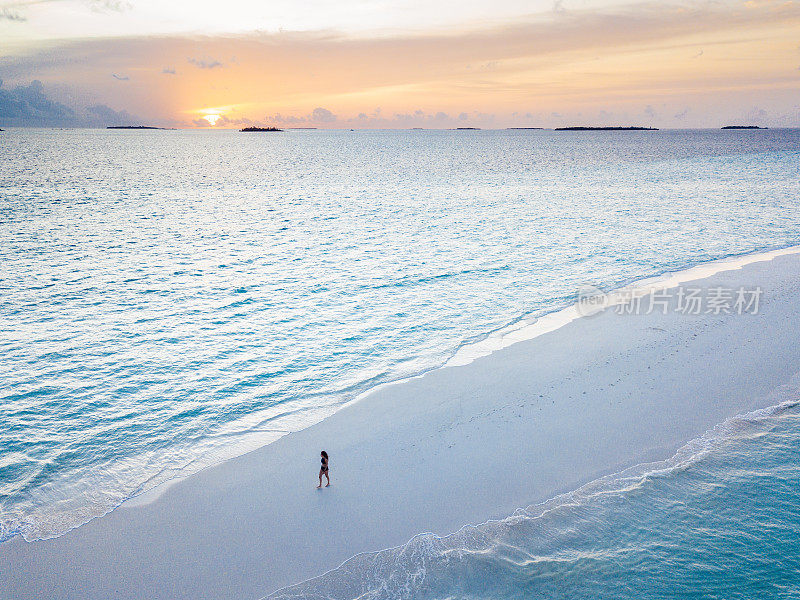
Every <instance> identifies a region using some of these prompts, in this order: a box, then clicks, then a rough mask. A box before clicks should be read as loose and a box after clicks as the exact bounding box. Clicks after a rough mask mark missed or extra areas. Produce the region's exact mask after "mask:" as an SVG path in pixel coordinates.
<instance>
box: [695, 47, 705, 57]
mask: <svg viewBox="0 0 800 600" xmlns="http://www.w3.org/2000/svg"><path fill="white" fill-rule="evenodd" d="M701 56H703V49H702V48H700V51H699V52H698V53H697V54H695V55H694V56H692V58H700V57H701Z"/></svg>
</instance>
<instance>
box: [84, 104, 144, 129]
mask: <svg viewBox="0 0 800 600" xmlns="http://www.w3.org/2000/svg"><path fill="white" fill-rule="evenodd" d="M86 113H87V119H86V122H87V124H90V125H94V126H96V127H108V126H109V125H133V124H134V123H135V122H136V118H135V117H134V116H133V115H131V114H130V113H129V112H128V111H126V110H120V111H116V110H114V109H113V108H111V107H109V106H107V105H105V104H94V105H92V106H88V107H86Z"/></svg>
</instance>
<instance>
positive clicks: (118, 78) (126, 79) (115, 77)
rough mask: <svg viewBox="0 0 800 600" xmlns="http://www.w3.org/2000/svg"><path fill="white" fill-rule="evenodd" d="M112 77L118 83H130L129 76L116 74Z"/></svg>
mask: <svg viewBox="0 0 800 600" xmlns="http://www.w3.org/2000/svg"><path fill="white" fill-rule="evenodd" d="M111 76H112V77H113V78H114V79H116V80H117V81H128V80H129V79H130V77H128V76H127V75H117V74H116V73H112V74H111Z"/></svg>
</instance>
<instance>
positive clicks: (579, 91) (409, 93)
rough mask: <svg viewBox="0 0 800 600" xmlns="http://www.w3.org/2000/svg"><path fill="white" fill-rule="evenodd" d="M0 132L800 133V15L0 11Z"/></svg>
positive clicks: (81, 0)
mask: <svg viewBox="0 0 800 600" xmlns="http://www.w3.org/2000/svg"><path fill="white" fill-rule="evenodd" d="M0 79H2V86H0V126H27V125H32V126H37V125H40V126H105V125H111V124H140V123H142V124H149V125H162V126H173V127H210V126H211V125H215V126H216V127H239V126H241V125H244V124H250V123H254V124H270V125H282V126H312V127H347V128H351V127H352V128H386V127H401V128H402V127H440V128H446V127H456V126H476V127H487V128H488V127H507V126H543V127H553V126H561V125H579V124H580V125H583V124H585V125H650V126H657V127H719V126H720V125H724V124H729V123H734V124H757V125H767V126H773V127H776V126H800V0H795V1H791V0H776V1H771V0H748V1H740V0H735V1H726V0H720V1H716V2H714V1H709V2H666V3H664V2H658V3H657V2H650V3H642V2H636V3H630V2H629V3H620V2H609V1H600V0H563V1H560V0H557V1H556V2H553V1H552V0H550V1H539V0H529V1H527V2H523V1H521V0H494V1H488V0H481V1H478V2H471V3H470V2H463V1H458V2H457V1H455V0H427V1H423V0H377V1H367V0H340V1H338V2H333V1H331V0H310V1H306V2H303V3H298V2H295V1H290V0H275V1H269V2H265V1H263V0H262V1H258V0H228V1H227V2H216V1H212V0H192V1H189V0H172V1H168V2H163V1H162V2H157V1H155V0H0Z"/></svg>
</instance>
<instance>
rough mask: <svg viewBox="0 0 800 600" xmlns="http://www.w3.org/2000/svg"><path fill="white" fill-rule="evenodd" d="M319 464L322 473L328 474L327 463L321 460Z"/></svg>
mask: <svg viewBox="0 0 800 600" xmlns="http://www.w3.org/2000/svg"><path fill="white" fill-rule="evenodd" d="M320 462H321V463H322V471H323V472H325V473H327V472H328V461H327V460H326V459H324V458H321V459H320Z"/></svg>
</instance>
